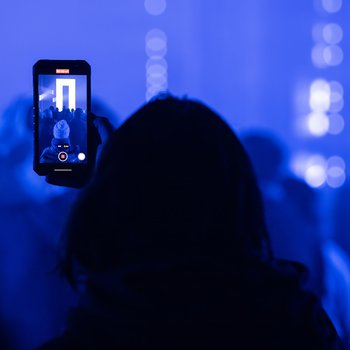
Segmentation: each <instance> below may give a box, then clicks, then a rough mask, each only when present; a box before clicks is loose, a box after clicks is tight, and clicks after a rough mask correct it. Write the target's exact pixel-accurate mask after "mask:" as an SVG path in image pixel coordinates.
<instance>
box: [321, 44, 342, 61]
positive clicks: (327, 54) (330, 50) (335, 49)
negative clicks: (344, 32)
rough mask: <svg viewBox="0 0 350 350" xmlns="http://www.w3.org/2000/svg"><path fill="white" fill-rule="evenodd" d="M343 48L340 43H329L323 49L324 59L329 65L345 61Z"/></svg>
mask: <svg viewBox="0 0 350 350" xmlns="http://www.w3.org/2000/svg"><path fill="white" fill-rule="evenodd" d="M343 57H344V54H343V50H342V49H341V47H340V46H338V45H329V46H326V47H325V48H324V49H323V59H324V61H325V62H326V64H328V65H329V66H338V65H339V64H341V63H342V62H343Z"/></svg>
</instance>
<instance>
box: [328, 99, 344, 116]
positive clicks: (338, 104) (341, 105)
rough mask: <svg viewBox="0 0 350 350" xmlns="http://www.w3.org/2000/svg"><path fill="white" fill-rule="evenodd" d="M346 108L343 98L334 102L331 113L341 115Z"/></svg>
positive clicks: (330, 108)
mask: <svg viewBox="0 0 350 350" xmlns="http://www.w3.org/2000/svg"><path fill="white" fill-rule="evenodd" d="M343 108H344V99H343V98H341V99H340V100H338V101H334V102H332V103H331V105H330V107H329V111H330V112H331V113H339V112H340V111H341V110H342V109H343Z"/></svg>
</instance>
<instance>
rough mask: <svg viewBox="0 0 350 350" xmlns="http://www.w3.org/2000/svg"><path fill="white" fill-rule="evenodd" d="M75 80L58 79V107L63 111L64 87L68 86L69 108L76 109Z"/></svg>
mask: <svg viewBox="0 0 350 350" xmlns="http://www.w3.org/2000/svg"><path fill="white" fill-rule="evenodd" d="M75 85H76V84H75V79H56V107H57V108H58V110H59V111H62V109H63V87H64V86H68V108H69V109H75V106H76V100H75Z"/></svg>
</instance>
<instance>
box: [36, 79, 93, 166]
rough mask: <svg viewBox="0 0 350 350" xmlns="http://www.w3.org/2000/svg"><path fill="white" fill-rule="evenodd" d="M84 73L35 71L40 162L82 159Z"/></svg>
mask: <svg viewBox="0 0 350 350" xmlns="http://www.w3.org/2000/svg"><path fill="white" fill-rule="evenodd" d="M86 91H87V81H86V76H85V75H39V154H40V163H86V161H87V160H86V154H87V111H86V109H87V101H86Z"/></svg>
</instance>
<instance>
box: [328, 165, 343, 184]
mask: <svg viewBox="0 0 350 350" xmlns="http://www.w3.org/2000/svg"><path fill="white" fill-rule="evenodd" d="M344 182H345V172H344V169H343V168H341V167H338V166H332V167H331V168H329V169H328V170H327V184H328V186H330V187H332V188H338V187H340V186H342V185H343V184H344Z"/></svg>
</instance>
